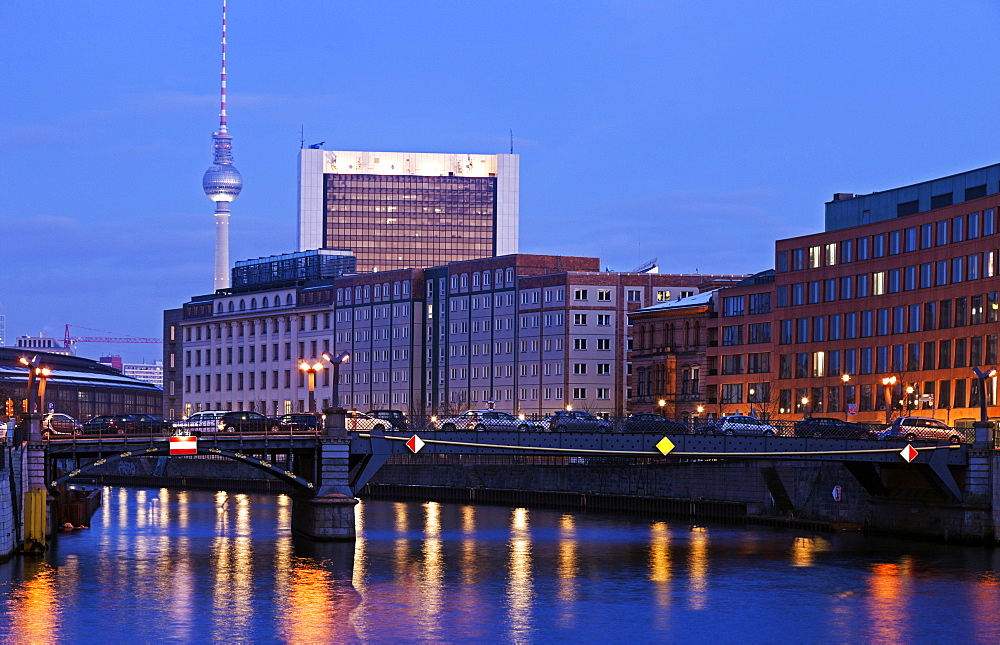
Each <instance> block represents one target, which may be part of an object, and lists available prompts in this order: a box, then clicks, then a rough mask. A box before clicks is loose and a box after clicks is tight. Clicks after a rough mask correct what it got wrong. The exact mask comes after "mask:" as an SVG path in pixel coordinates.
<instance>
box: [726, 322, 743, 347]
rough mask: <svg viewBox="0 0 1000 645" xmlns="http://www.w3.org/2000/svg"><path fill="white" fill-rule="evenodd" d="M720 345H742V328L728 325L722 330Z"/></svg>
mask: <svg viewBox="0 0 1000 645" xmlns="http://www.w3.org/2000/svg"><path fill="white" fill-rule="evenodd" d="M722 344H723V345H742V344H743V326H742V325H729V326H727V327H723V328H722Z"/></svg>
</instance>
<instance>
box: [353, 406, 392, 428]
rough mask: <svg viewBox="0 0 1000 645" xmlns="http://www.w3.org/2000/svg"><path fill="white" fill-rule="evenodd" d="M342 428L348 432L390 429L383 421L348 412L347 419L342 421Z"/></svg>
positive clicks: (362, 413)
mask: <svg viewBox="0 0 1000 645" xmlns="http://www.w3.org/2000/svg"><path fill="white" fill-rule="evenodd" d="M344 426H345V427H346V428H347V429H348V430H386V429H388V428H391V427H392V424H390V423H389V422H388V421H386V420H385V419H377V418H375V417H373V416H369V415H367V414H365V413H364V412H358V411H357V410H348V411H347V418H346V419H344Z"/></svg>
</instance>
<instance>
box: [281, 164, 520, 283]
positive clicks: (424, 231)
mask: <svg viewBox="0 0 1000 645" xmlns="http://www.w3.org/2000/svg"><path fill="white" fill-rule="evenodd" d="M518 185H519V160H518V155H515V154H501V155H475V154H433V153H402V152H346V151H332V150H322V149H319V148H306V149H303V150H301V152H300V157H299V249H300V250H303V251H305V250H310V249H320V248H324V249H351V250H353V251H354V253H355V255H356V256H357V270H358V271H359V272H361V273H367V272H372V271H391V270H394V269H405V268H426V267H432V266H440V265H443V264H447V263H449V262H456V261H462V260H473V259H478V258H484V257H493V256H498V255H507V254H512V253H517V244H518Z"/></svg>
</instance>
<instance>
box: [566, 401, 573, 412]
mask: <svg viewBox="0 0 1000 645" xmlns="http://www.w3.org/2000/svg"><path fill="white" fill-rule="evenodd" d="M572 409H573V404H572V403H567V404H566V411H567V412H569V411H570V410H572Z"/></svg>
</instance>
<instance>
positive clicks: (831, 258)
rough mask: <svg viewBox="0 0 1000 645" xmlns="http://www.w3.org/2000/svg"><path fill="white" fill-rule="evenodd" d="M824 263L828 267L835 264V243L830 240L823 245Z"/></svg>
mask: <svg viewBox="0 0 1000 645" xmlns="http://www.w3.org/2000/svg"><path fill="white" fill-rule="evenodd" d="M823 254H824V255H825V257H824V263H825V264H826V266H828V267H830V266H833V265H835V264H837V243H836V242H831V243H830V244H827V245H825V246H824V247H823Z"/></svg>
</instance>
